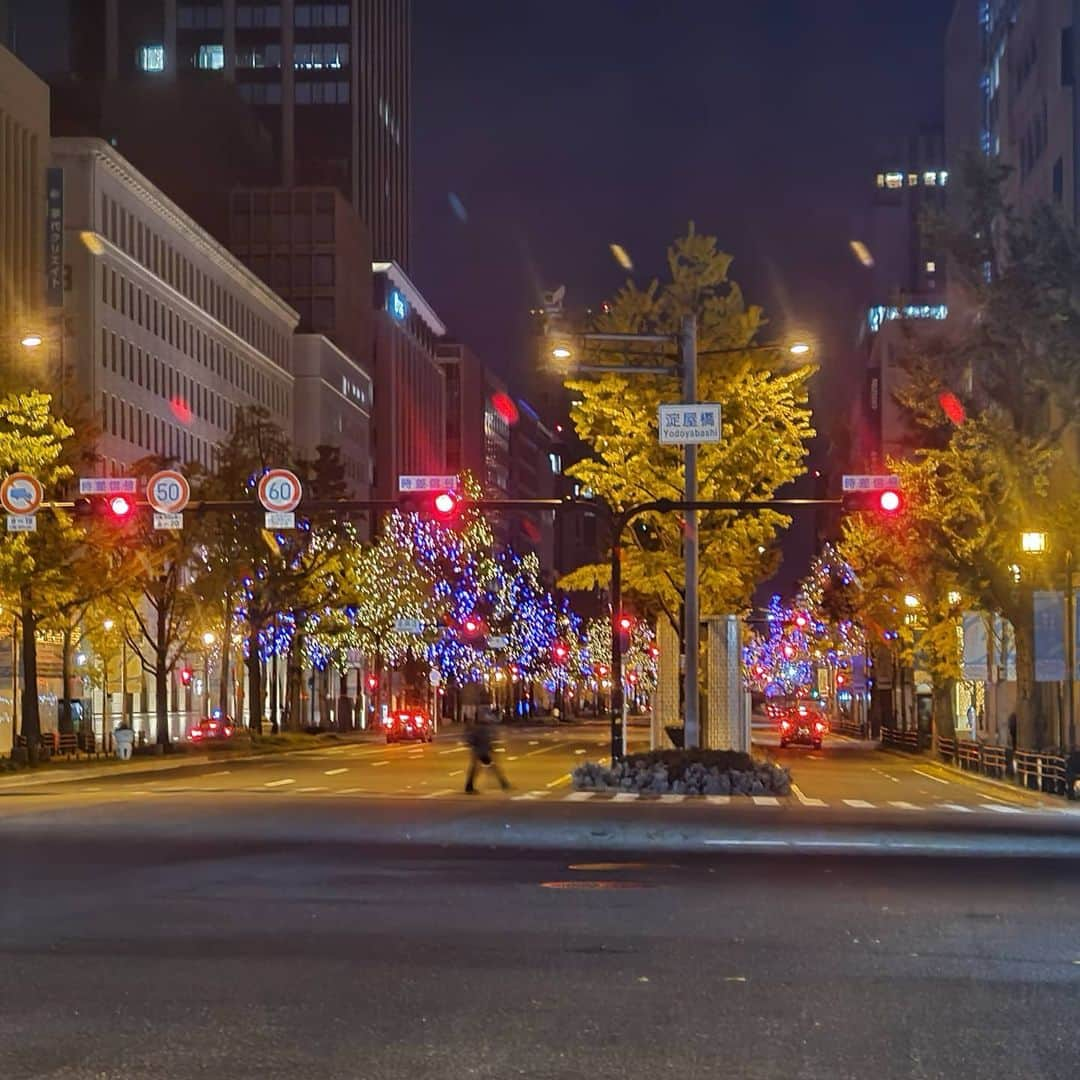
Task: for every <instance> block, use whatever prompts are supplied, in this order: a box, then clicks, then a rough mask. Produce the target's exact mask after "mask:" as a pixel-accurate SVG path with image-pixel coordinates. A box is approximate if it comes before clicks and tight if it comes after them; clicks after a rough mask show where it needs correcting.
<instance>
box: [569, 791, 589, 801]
mask: <svg viewBox="0 0 1080 1080" xmlns="http://www.w3.org/2000/svg"><path fill="white" fill-rule="evenodd" d="M595 794H596V792H595V791H571V792H570V794H569V795H565V796H563V802H588V801H589V799H591V798H592V797H593V796H594V795H595Z"/></svg>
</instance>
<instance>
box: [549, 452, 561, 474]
mask: <svg viewBox="0 0 1080 1080" xmlns="http://www.w3.org/2000/svg"><path fill="white" fill-rule="evenodd" d="M548 461H549V462H550V463H551V471H552V472H553V473H554V474H555V475H556V476H558V475H559V473H561V472H562V458H561V457H559V455H558V454H548Z"/></svg>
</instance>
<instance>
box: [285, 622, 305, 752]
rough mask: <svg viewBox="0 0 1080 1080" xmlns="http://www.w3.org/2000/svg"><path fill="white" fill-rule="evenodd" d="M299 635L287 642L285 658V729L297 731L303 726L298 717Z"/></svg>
mask: <svg viewBox="0 0 1080 1080" xmlns="http://www.w3.org/2000/svg"><path fill="white" fill-rule="evenodd" d="M300 656H301V649H300V634H299V633H297V634H296V635H294V636H293V639H292V641H291V642H289V651H288V653H287V654H286V656H285V729H286V730H287V731H299V730H300V729H301V728H302V727H303V726H304V721H303V717H302V716H301V715H300V712H301V709H302V707H303V706H302V704H301V695H300V689H301V686H300V683H301V680H302V679H303V676H304V673H303V671H302V670H301V668H300Z"/></svg>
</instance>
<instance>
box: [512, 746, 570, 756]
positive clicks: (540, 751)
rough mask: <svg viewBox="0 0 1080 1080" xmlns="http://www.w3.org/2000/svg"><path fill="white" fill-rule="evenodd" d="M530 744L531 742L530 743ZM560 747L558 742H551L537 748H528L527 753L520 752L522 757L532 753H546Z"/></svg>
mask: <svg viewBox="0 0 1080 1080" xmlns="http://www.w3.org/2000/svg"><path fill="white" fill-rule="evenodd" d="M530 745H531V744H530ZM561 749H562V747H561V746H560V745H559V744H558V743H552V744H551V746H541V747H540V749H539V750H530V751H529V752H528V753H527V754H522V755H521V756H522V757H532V756H533V755H534V754H546V753H547V752H548V751H549V750H561Z"/></svg>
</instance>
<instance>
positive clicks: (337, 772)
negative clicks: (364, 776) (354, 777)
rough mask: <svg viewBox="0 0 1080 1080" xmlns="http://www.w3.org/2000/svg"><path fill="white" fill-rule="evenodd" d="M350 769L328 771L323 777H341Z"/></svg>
mask: <svg viewBox="0 0 1080 1080" xmlns="http://www.w3.org/2000/svg"><path fill="white" fill-rule="evenodd" d="M348 771H349V770H348V769H327V770H326V772H324V773H323V776H340V775H341V774H342V773H343V772H348Z"/></svg>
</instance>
